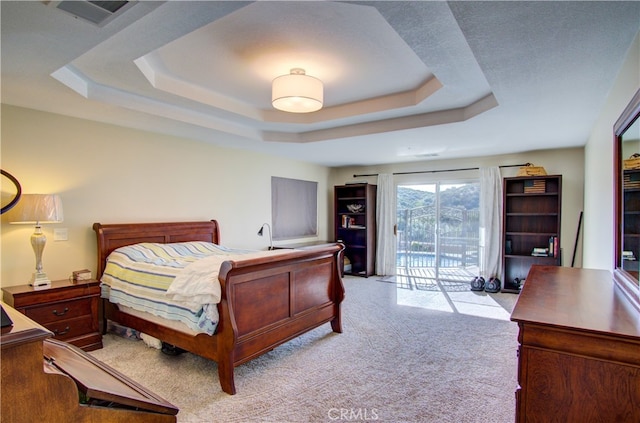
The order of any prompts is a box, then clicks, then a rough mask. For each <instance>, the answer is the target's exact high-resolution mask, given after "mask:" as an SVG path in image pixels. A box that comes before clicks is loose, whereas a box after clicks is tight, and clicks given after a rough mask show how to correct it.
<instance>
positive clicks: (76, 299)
mask: <svg viewBox="0 0 640 423" xmlns="http://www.w3.org/2000/svg"><path fill="white" fill-rule="evenodd" d="M2 291H3V294H4V295H3V298H4V302H5V303H7V304H9V305H10V306H12V307H13V308H15V309H16V310H18V311H19V312H21V313H23V314H25V315H26V316H28V317H29V318H31V319H33V320H34V321H36V322H37V323H39V324H41V325H42V326H44V327H45V328H47V329H49V330H50V331H51V332H53V335H54V337H55V338H56V339H59V340H61V341H65V342H68V343H70V344H73V345H75V346H77V347H80V348H82V349H83V350H85V351H91V350H96V349H99V348H102V335H101V333H100V326H99V320H98V307H99V299H100V282H99V281H97V280H95V279H88V280H79V281H76V282H72V281H68V280H62V281H54V282H51V287H50V288H47V289H39V290H34V289H33V287H32V286H30V285H18V286H9V287H6V288H2Z"/></svg>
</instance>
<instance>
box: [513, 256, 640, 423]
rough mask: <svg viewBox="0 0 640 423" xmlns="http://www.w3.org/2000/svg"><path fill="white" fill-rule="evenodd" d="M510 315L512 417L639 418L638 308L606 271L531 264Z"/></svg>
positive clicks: (551, 419)
mask: <svg viewBox="0 0 640 423" xmlns="http://www.w3.org/2000/svg"><path fill="white" fill-rule="evenodd" d="M511 320H513V321H515V322H517V323H518V326H519V329H520V332H519V335H518V342H519V344H520V345H519V350H518V384H519V386H518V388H517V390H516V422H585V423H586V422H640V313H639V312H638V310H637V309H635V308H633V307H632V306H631V304H630V303H629V302H628V300H627V299H626V298H625V297H624V295H623V294H622V293H621V292H620V291H619V290H618V288H617V286H616V285H615V284H614V283H613V279H612V275H611V273H610V272H608V271H605V270H589V269H574V268H567V267H557V266H540V265H534V266H532V268H531V271H530V273H529V276H528V277H527V280H526V283H525V285H524V288H523V289H522V292H521V293H520V296H519V298H518V301H517V303H516V305H515V308H514V310H513V313H512V314H511Z"/></svg>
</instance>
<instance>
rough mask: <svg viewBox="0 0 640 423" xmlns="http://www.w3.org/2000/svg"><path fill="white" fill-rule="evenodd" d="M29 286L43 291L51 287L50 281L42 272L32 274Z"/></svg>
mask: <svg viewBox="0 0 640 423" xmlns="http://www.w3.org/2000/svg"><path fill="white" fill-rule="evenodd" d="M29 285H31V286H32V287H33V289H45V288H48V287H50V286H51V280H50V279H49V277H48V276H47V274H46V273H44V272H34V273H33V276H31V281H30V282H29Z"/></svg>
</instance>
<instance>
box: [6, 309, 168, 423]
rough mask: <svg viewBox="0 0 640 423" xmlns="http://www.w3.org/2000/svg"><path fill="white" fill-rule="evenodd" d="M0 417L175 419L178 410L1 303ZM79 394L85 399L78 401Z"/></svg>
mask: <svg viewBox="0 0 640 423" xmlns="http://www.w3.org/2000/svg"><path fill="white" fill-rule="evenodd" d="M2 308H3V309H4V310H5V311H6V312H7V314H8V315H9V317H10V318H11V320H13V326H8V327H4V328H2V335H0V347H1V349H2V351H1V354H0V360H1V367H2V380H1V383H2V401H1V402H0V421H2V422H7V423H21V422H25V423H31V422H35V421H42V422H74V423H92V422H114V423H156V422H158V423H160V422H167V423H169V422H175V421H176V416H175V415H176V414H177V413H178V409H177V408H176V407H175V406H173V405H171V404H170V403H168V402H166V401H165V400H163V399H162V398H160V397H158V396H156V395H154V394H153V393H151V392H150V391H148V390H146V389H145V388H143V387H142V386H140V385H138V384H137V383H135V382H133V381H132V380H130V379H128V378H127V377H126V376H124V375H122V374H120V373H118V372H117V371H115V370H113V369H111V368H110V367H108V366H106V365H105V364H103V363H101V362H100V361H98V360H96V359H94V358H93V357H91V356H89V355H88V354H86V353H85V352H83V351H82V350H80V349H79V348H77V347H74V346H72V345H70V344H67V343H65V342H62V341H57V340H53V339H51V338H52V336H53V333H52V332H50V331H49V330H47V329H46V328H44V327H43V326H40V325H39V324H37V323H36V322H34V321H33V320H31V319H29V318H28V317H27V316H25V315H24V314H22V313H19V312H18V311H16V310H15V309H13V308H12V307H10V306H8V305H7V304H2ZM80 393H82V396H84V397H85V398H86V402H83V403H82V404H81V403H80V401H79V398H80ZM107 404H108V406H107Z"/></svg>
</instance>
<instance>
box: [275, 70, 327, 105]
mask: <svg viewBox="0 0 640 423" xmlns="http://www.w3.org/2000/svg"><path fill="white" fill-rule="evenodd" d="M271 88H272V90H271V104H273V107H275V108H276V109H278V110H282V111H283V112H290V113H310V112H315V111H317V110H320V109H321V108H322V102H323V100H324V94H323V89H324V88H323V86H322V81H320V80H319V79H318V78H314V77H313V76H309V75H307V74H306V73H305V71H304V69H300V68H293V69H291V73H290V74H289V75H282V76H279V77H277V78H276V79H274V80H273V84H272V87H271Z"/></svg>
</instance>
